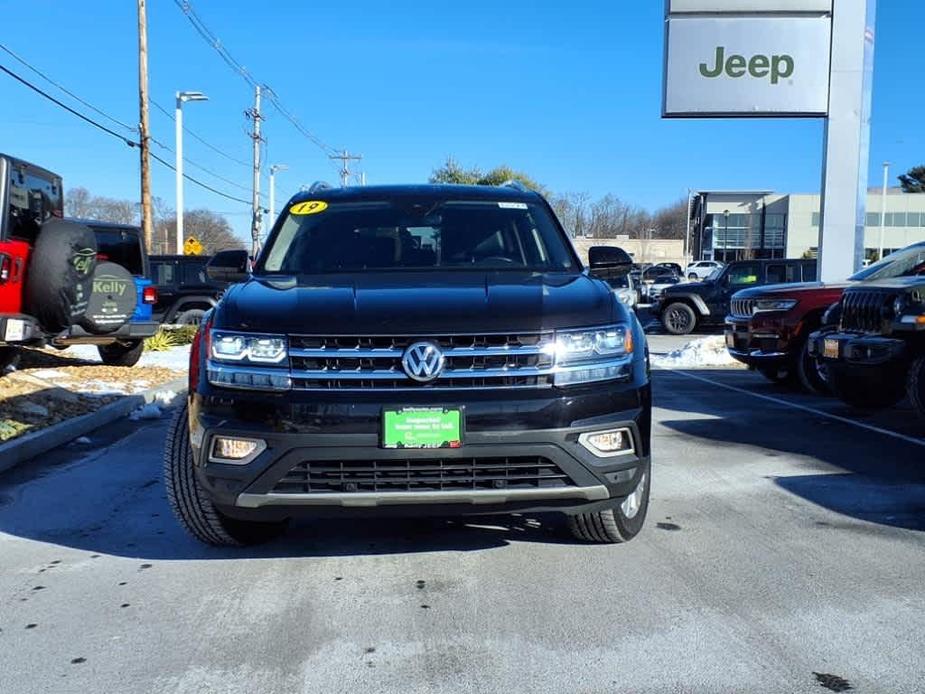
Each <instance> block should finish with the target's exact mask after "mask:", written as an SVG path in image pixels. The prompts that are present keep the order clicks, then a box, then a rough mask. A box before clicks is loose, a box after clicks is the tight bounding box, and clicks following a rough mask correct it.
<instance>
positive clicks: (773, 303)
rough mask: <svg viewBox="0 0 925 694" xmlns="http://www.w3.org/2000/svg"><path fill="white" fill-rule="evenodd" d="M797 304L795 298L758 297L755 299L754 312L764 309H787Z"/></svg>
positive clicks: (760, 311) (763, 310)
mask: <svg viewBox="0 0 925 694" xmlns="http://www.w3.org/2000/svg"><path fill="white" fill-rule="evenodd" d="M796 305H797V301H796V300H795V299H758V300H757V301H755V308H754V311H753V312H754V313H763V312H765V311H789V310H790V309H792V308H793V307H794V306H796Z"/></svg>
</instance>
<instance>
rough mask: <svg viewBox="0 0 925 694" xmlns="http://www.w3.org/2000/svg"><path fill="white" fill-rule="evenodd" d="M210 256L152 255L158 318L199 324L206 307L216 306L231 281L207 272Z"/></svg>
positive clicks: (152, 272) (157, 319) (173, 322)
mask: <svg viewBox="0 0 925 694" xmlns="http://www.w3.org/2000/svg"><path fill="white" fill-rule="evenodd" d="M210 259H211V256H207V255H152V256H151V276H152V277H153V278H154V285H155V286H156V287H157V303H156V304H155V305H154V312H153V315H154V320H156V321H158V322H159V323H168V324H175V325H199V322H200V321H201V320H202V317H203V316H204V315H205V314H206V311H209V310H211V309H213V308H215V305H216V304H217V303H218V300H219V297H221V295H222V292H224V291H225V287H226V286H227V283H226V282H216V281H215V280H212V279H210V278H209V276H208V275H207V274H206V266H207V265H208V264H209V260H210Z"/></svg>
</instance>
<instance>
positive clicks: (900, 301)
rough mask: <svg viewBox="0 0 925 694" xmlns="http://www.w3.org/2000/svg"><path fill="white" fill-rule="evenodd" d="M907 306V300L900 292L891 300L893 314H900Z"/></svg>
mask: <svg viewBox="0 0 925 694" xmlns="http://www.w3.org/2000/svg"><path fill="white" fill-rule="evenodd" d="M907 308H909V300H908V299H907V298H906V296H905V295H903V294H900V295H899V296H897V297H896V299H895V300H894V301H893V315H894V316H901V315H902V314H904V313H905V312H906V309H907Z"/></svg>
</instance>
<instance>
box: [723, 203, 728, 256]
mask: <svg viewBox="0 0 925 694" xmlns="http://www.w3.org/2000/svg"><path fill="white" fill-rule="evenodd" d="M728 248H729V210H723V262H724V263H728V262H729V261H728V259H727V258H728V255H729V251H728V250H727V249H728Z"/></svg>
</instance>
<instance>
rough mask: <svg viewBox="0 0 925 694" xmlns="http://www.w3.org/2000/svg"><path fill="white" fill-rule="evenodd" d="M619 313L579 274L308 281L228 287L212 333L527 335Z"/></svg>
mask: <svg viewBox="0 0 925 694" xmlns="http://www.w3.org/2000/svg"><path fill="white" fill-rule="evenodd" d="M624 310H625V309H623V308H621V307H619V302H618V301H617V300H616V297H615V296H614V295H613V293H612V291H611V289H610V287H609V286H608V285H607V284H606V283H605V282H602V281H600V280H597V279H593V278H591V277H589V276H587V275H584V274H580V275H576V274H562V273H555V274H553V273H550V274H543V273H520V272H493V273H482V272H470V271H464V272H456V273H448V272H443V273H411V272H403V273H368V274H351V275H346V274H344V275H323V276H319V275H315V276H311V277H301V278H298V279H296V278H292V277H287V278H273V279H270V278H267V277H264V278H254V279H251V280H249V281H247V282H245V283H243V284H240V285H236V286H234V287H232V289H230V290H229V291H228V292H227V293H226V295H225V297H224V298H223V300H222V302H221V303H220V304H219V306H218V308H217V309H216V312H215V326H216V327H220V328H226V329H241V330H248V331H255V332H258V331H259V332H269V333H288V334H299V333H301V334H329V335H330V334H342V335H352V334H358V335H363V334H367V335H375V334H380V335H382V334H384V335H389V334H398V335H401V334H410V335H426V334H434V333H479V332H507V331H524V332H526V331H535V330H541V329H543V330H547V329H555V328H569V327H576V328H580V327H586V326H594V325H602V324H606V323H611V322H614V321H615V320H617V319H618V317H619V316H620V315H623V314H621V312H622V311H624ZM624 319H625V316H624Z"/></svg>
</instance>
